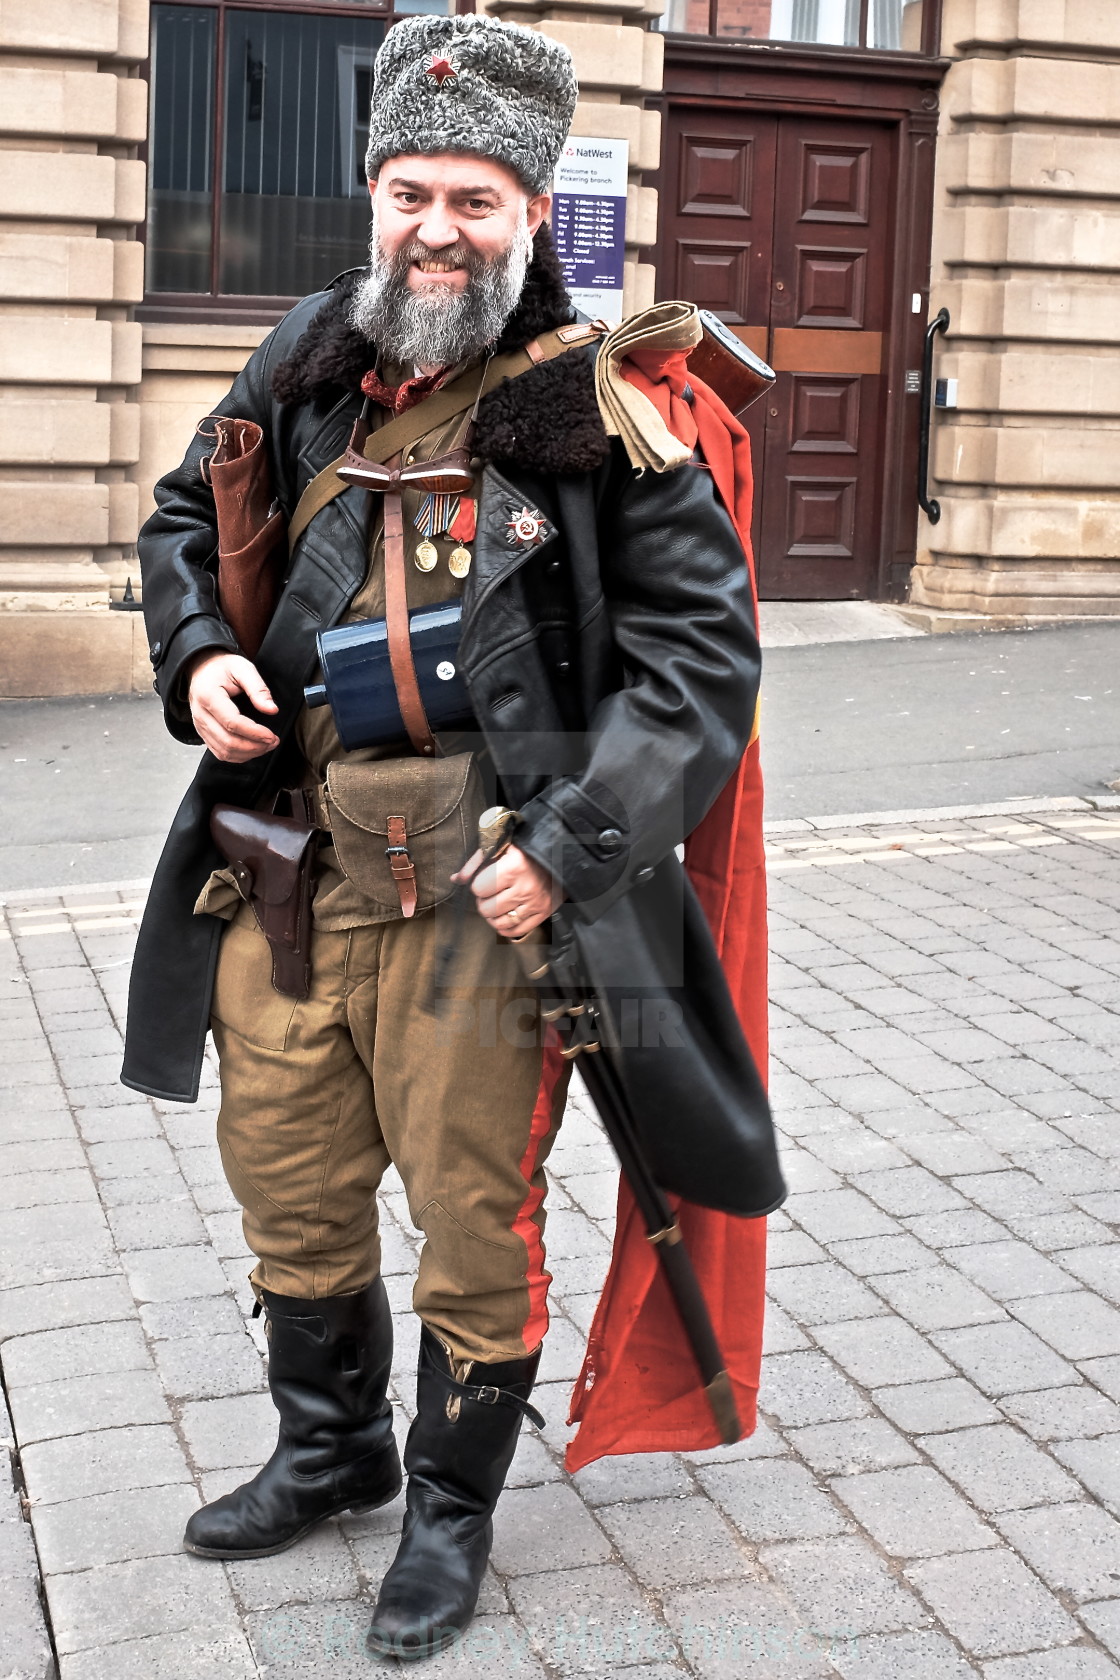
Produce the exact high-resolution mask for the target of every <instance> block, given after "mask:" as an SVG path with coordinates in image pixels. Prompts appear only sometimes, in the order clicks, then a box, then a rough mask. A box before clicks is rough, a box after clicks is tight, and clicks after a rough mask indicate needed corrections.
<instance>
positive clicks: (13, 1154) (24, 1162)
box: [0, 1135, 85, 1206]
mask: <svg viewBox="0 0 1120 1680" xmlns="http://www.w3.org/2000/svg"><path fill="white" fill-rule="evenodd" d="M74 1168H78V1169H79V1170H84V1168H85V1155H84V1154H83V1152H82V1146H81V1144H80V1142H79V1141H78V1139H77V1138H76V1137H74V1136H73V1135H63V1136H59V1137H57V1138H51V1139H49V1140H43V1139H38V1138H37V1139H35V1140H33V1141H27V1142H21V1143H0V1182H2V1181H3V1180H6V1179H8V1178H11V1177H13V1176H14V1175H15V1174H17V1173H32V1172H42V1171H44V1170H47V1171H50V1172H59V1171H62V1170H64V1169H70V1170H72V1169H74ZM4 1205H5V1206H7V1205H8V1204H7V1203H5V1204H4Z"/></svg>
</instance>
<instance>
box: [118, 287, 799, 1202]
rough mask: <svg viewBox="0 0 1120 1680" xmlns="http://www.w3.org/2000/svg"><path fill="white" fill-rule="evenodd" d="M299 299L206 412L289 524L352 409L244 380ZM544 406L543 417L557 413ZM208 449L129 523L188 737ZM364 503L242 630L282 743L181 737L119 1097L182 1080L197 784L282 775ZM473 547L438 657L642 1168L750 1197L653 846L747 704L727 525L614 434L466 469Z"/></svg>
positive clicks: (341, 508)
mask: <svg viewBox="0 0 1120 1680" xmlns="http://www.w3.org/2000/svg"><path fill="white" fill-rule="evenodd" d="M323 301H324V298H323V295H322V294H320V295H319V296H317V297H313V298H309V299H307V300H305V301H304V302H303V303H302V304H300V305H299V306H297V308H296V309H294V310H293V311H292V312H291V314H290V315H289V316H287V317H286V318H285V320H284V321H282V322H281V324H280V325H279V326H278V327H277V328H276V330H275V332H274V333H273V334H272V335H271V336H270V338H269V339H267V340H266V342H265V343H264V344H263V345H262V346H261V348H260V349H259V350H258V351H257V352H256V353H255V354H254V355H253V356H252V358H251V359H250V361H249V363H248V365H247V367H246V368H245V370H244V372H243V373H242V374H241V375H240V376H239V377H238V379H237V380H236V381H235V383H234V385H233V388H232V390H231V391H230V392H229V395H228V396H227V397H226V398H225V399H224V401H223V402H222V403H221V404H220V405H219V411H220V412H222V413H226V414H231V415H239V416H242V417H245V418H249V419H253V420H256V421H258V422H259V423H260V425H261V426H262V427H263V428H264V432H265V436H266V438H267V439H268V440H269V443H270V450H271V459H272V469H273V476H274V486H275V490H276V494H277V496H278V497H279V500H280V502H281V504H282V505H283V507H284V509H285V511H286V513H287V514H288V515H289V516H290V515H291V513H292V511H293V509H294V507H295V505H296V503H297V501H298V499H299V496H300V494H301V492H302V490H303V489H304V487H305V485H306V484H307V483H308V482H309V481H310V480H311V479H312V478H313V477H314V476H315V475H316V474H317V473H318V472H319V471H320V470H321V468H322V467H324V466H325V465H327V463H329V462H330V461H331V460H332V459H334V458H335V457H337V456H338V455H339V454H340V453H341V452H342V449H343V448H344V447H345V443H346V439H347V436H348V434H349V431H350V427H351V424H352V422H353V419H354V417H355V415H356V413H357V410H358V404H359V401H360V398H359V396H358V394H357V393H356V392H349V393H345V394H340V392H339V391H338V390H337V389H334V390H333V391H327V392H325V393H320V394H317V395H316V396H315V397H314V398H313V399H312V400H309V401H304V402H287V403H281V402H279V401H277V400H276V398H275V397H274V396H273V395H272V376H273V372H274V370H275V368H276V367H277V365H278V364H279V363H280V362H281V361H282V360H283V359H284V358H286V357H289V356H291V353H292V351H293V348H294V346H295V344H296V342H297V340H298V339H299V337H300V335H301V333H302V332H303V331H304V329H305V328H306V327H307V325H308V322H309V321H310V319H311V318H312V316H313V315H314V313H315V311H316V310H317V309H318V308H319V307H320V306H321V305H322V304H323ZM591 354H592V352H589V351H586V350H583V351H580V350H576V351H571V352H569V353H568V355H567V356H565V357H563V358H561V361H568V360H569V358H570V357H573V356H582V357H589V356H590V355H591ZM549 365H550V366H553V367H556V366H558V365H559V364H556V363H554V364H549ZM544 371H545V370H544V369H535V370H534V374H533V375H526V376H524V378H525V379H526V380H529V379H530V378H531V377H534V376H535V375H536V374H538V373H543V372H544ZM565 378H567V379H568V384H569V385H570V383H571V381H570V370H569V375H566V376H565ZM520 383H521V381H514V382H512V384H511V387H510V390H511V391H512V389H513V388H514V387H515V386H517V385H519V384H520ZM540 388H541V389H543V388H544V387H543V385H542V386H541V387H540ZM565 388H566V387H565V385H564V383H563V382H562V381H561V382H558V383H557V385H556V387H555V389H556V390H557V392H562V391H563V390H564V389H565ZM505 389H506V388H505V387H503V390H505ZM538 406H539V404H538ZM567 418H568V417H567V416H565V415H564V414H560V415H558V416H557V417H556V420H557V423H558V425H559V426H560V428H561V429H563V427H564V426H565V424H566V423H567ZM538 419H539V416H538ZM208 447H209V446H208V445H207V444H206V443H205V442H204V441H203V440H202V439H195V440H194V441H193V442H192V444H191V447H190V449H189V450H188V452H187V455H186V458H185V460H184V461H183V463H182V465H181V466H180V467H178V468H176V469H175V471H173V472H171V473H169V474H168V475H167V476H166V477H165V478H164V479H163V480H162V481H161V483H160V484H159V485H158V486H157V488H156V502H157V509H158V511H157V512H156V513H155V514H153V515H152V517H151V518H150V519H149V520H148V522H147V524H146V525H145V527H144V530H143V532H142V533H141V539H140V554H141V564H142V573H143V584H144V611H145V617H146V622H147V627H148V632H149V639H150V643H151V655H152V660H153V664H154V666H155V673H156V687H157V689H158V691H159V693H160V695H161V697H162V699H163V702H164V706H165V708H166V717H167V724H168V727H169V729H170V730H171V732H172V734H173V735H175V736H176V737H177V738H178V739H179V740H182V741H194V740H196V739H197V737H196V735H195V734H194V731H193V727H192V725H191V721H190V715H189V711H188V710H187V707H186V705H185V700H184V680H183V679H184V674H185V670H186V667H187V665H188V662H189V661H190V660H191V658H192V656H193V655H195V654H197V653H198V652H199V651H200V650H203V649H207V648H210V649H221V648H229V649H230V650H233V651H236V642H235V640H234V637H233V634H232V632H231V631H230V629H229V627H228V626H227V625H226V623H225V621H224V620H223V618H222V616H221V613H220V610H219V608H218V605H217V602H216V597H215V564H216V562H215V553H216V533H215V524H214V504H213V498H212V496H211V493H210V492H209V490H208V489H207V487H206V486H205V484H204V483H203V480H202V478H201V475H200V472H199V460H200V457H201V456H202V455H203V454H204V453H205V452H206V449H207V448H208ZM368 500H369V493H368V492H366V491H363V490H357V489H348V490H346V491H345V492H344V493H343V494H342V495H341V496H339V497H338V498H337V499H336V500H335V501H333V502H332V503H330V504H329V505H328V506H327V507H326V508H324V509H323V510H322V511H321V512H320V513H319V514H318V515H317V516H316V518H315V519H314V520H313V521H312V523H311V525H310V526H309V527H308V529H307V531H306V532H305V533H304V535H303V537H302V538H301V539H300V541H299V543H298V544H297V546H296V551H295V554H294V557H293V560H292V563H291V566H290V569H289V572H288V575H287V578H286V581H285V583H284V587H283V591H282V594H281V596H280V600H279V604H278V606H277V608H276V612H275V614H274V617H273V619H272V621H271V624H270V626H269V629H268V632H267V634H266V637H265V640H264V643H263V645H262V647H261V649H260V653H259V656H258V659H257V664H258V666H259V668H260V671H261V673H262V675H263V677H264V679H265V681H266V682H267V683H268V686H269V688H270V689H271V691H272V694H273V697H274V699H275V700H276V702H277V704H278V706H279V716H278V720H276V721H274V722H273V727H274V728H275V729H276V730H277V733H278V734H279V735H280V736H281V739H282V743H283V744H282V745H281V747H280V748H278V749H277V750H276V751H275V752H274V753H271V754H269V755H267V756H266V757H263V758H259V759H255V760H253V761H251V762H250V763H248V764H244V765H228V764H222V763H220V762H218V761H217V760H216V759H215V758H214V757H213V756H212V755H211V754H209V753H207V754H205V755H204V757H203V759H202V762H201V764H200V766H199V769H198V772H197V774H196V776H195V779H194V781H193V783H192V785H191V787H190V788H189V790H188V792H187V794H186V796H185V798H184V800H183V803H182V805H181V807H180V809H179V812H178V814H177V816H176V818H175V822H174V824H173V827H172V829H171V833H170V835H169V837H168V840H167V844H166V847H165V850H164V853H163V856H162V858H161V860H160V863H159V866H158V868H157V871H156V875H155V879H154V881H153V884H152V890H151V894H150V897H149V901H148V907H147V910H146V913H145V916H144V919H143V924H142V926H141V929H140V935H139V942H138V946H137V952H136V961H135V967H134V970H133V978H132V989H131V995H130V1000H129V1016H128V1031H127V1040H126V1048H125V1061H124V1071H123V1074H122V1078H123V1080H124V1083H125V1084H126V1085H129V1086H131V1087H132V1088H133V1089H135V1090H139V1091H144V1092H147V1093H149V1094H151V1095H155V1096H160V1097H164V1098H171V1099H177V1100H182V1101H184V1102H191V1101H194V1100H195V1099H196V1097H197V1094H198V1083H199V1073H200V1067H201V1061H202V1054H203V1048H204V1045H205V1040H206V1033H207V1028H208V1024H209V1013H210V997H211V989H212V983H213V974H214V966H215V961H216V958H217V951H218V943H219V939H220V937H221V933H222V926H223V924H222V923H221V922H220V921H219V920H217V919H215V918H214V917H211V916H205V915H203V916H195V915H193V914H192V906H193V904H194V901H195V898H196V896H197V894H198V892H199V891H200V889H201V888H202V886H203V884H204V883H205V881H206V879H207V876H208V875H209V873H210V871H211V870H212V869H214V868H216V867H218V866H219V864H220V861H221V860H220V859H219V857H218V856H217V854H216V852H215V850H214V847H213V845H212V842H211V840H210V836H209V830H208V818H209V813H210V810H211V807H212V806H213V805H214V804H215V803H217V802H219V801H225V802H228V803H231V804H236V805H256V804H259V803H260V802H261V801H262V800H263V799H265V798H267V797H268V795H269V794H270V793H271V792H272V790H274V789H275V788H276V787H279V786H282V785H285V783H286V779H287V777H289V776H290V775H291V772H292V753H291V748H290V737H291V732H292V728H293V725H294V723H295V720H296V717H297V715H298V712H299V709H300V706H301V703H302V691H303V687H304V684H305V683H307V682H308V681H310V680H311V678H312V674H313V672H314V670H315V665H316V650H315V636H316V632H317V631H319V630H320V629H322V628H324V627H325V626H328V625H330V624H333V623H335V622H336V621H337V620H338V619H339V618H340V617H341V616H342V615H343V614H344V612H345V610H346V608H347V605H348V603H349V602H350V600H351V598H352V597H353V595H354V594H355V592H356V591H357V589H358V587H359V586H360V584H361V583H362V581H363V578H364V574H365V571H366V566H367V547H368V538H367V522H368V517H369V508H368ZM527 506H528V507H532V508H535V509H537V510H538V511H539V512H540V513H542V514H543V515H544V517H545V519H546V520H547V535H546V540H545V542H544V543H543V544H541V545H538V546H536V547H533V548H523V547H517V548H512V547H511V546H510V543H509V540H508V532H507V525H508V521H509V520H510V517H511V515H512V514H513V513H515V512H518V511H520V510H521V509H522V508H524V507H527ZM474 554H475V558H474V565H473V567H472V569H471V573H470V576H469V578H468V580H467V586H466V592H465V595H464V600H463V634H462V643H461V648H460V658H461V666H462V669H463V673H464V676H465V679H466V682H467V686H468V689H469V692H470V695H471V699H472V702H473V705H474V709H475V714H476V717H477V719H478V721H479V726H480V728H481V730H482V732H483V734H484V736H485V738H486V742H487V744H488V746H489V749H490V753H491V755H492V758H493V761H494V764H495V766H496V768H497V771H498V773H499V775H500V777H501V785H502V793H503V796H504V798H505V800H506V802H507V803H508V804H510V805H514V806H516V807H517V808H519V809H520V810H522V811H523V812H524V813H525V816H526V819H527V821H526V824H525V827H524V828H523V829H522V830H521V831H520V833H519V844H520V845H521V846H522V847H523V849H524V850H525V851H526V852H527V853H529V854H530V855H531V856H533V857H535V858H536V859H538V861H540V862H541V863H543V864H544V865H545V866H546V867H547V868H548V869H550V870H551V871H552V872H553V874H554V875H557V876H558V877H559V878H560V880H561V881H562V883H563V886H564V889H565V891H566V893H567V895H568V898H569V900H570V901H571V908H570V910H569V912H568V913H569V914H570V915H571V916H572V918H573V920H574V923H575V928H576V939H577V943H578V946H579V949H580V952H581V954H582V958H583V961H584V964H585V967H586V969H587V971H588V972H589V974H590V976H591V978H592V980H593V981H594V982H595V983H596V985H597V986H598V987H599V989H600V992H601V994H602V996H603V998H604V1001H605V1002H606V1004H607V1005H608V1007H609V1008H610V1010H611V1012H612V1014H613V1016H614V1018H615V1021H616V1024H617V1025H618V1029H619V1035H620V1039H621V1043H622V1046H623V1047H622V1048H621V1049H619V1050H618V1051H617V1052H616V1054H617V1057H618V1064H619V1067H620V1071H621V1073H622V1077H623V1079H624V1082H625V1084H626V1086H627V1087H628V1089H629V1092H630V1095H631V1097H632V1099H633V1102H634V1106H635V1109H636V1112H637V1113H638V1115H639V1117H640V1120H641V1123H642V1129H643V1133H644V1135H645V1138H646V1143H647V1147H648V1149H649V1153H650V1156H651V1159H652V1161H653V1163H654V1166H655V1169H656V1172H657V1175H658V1177H659V1179H660V1181H661V1182H662V1183H663V1184H664V1185H665V1187H666V1188H668V1189H670V1190H673V1191H676V1192H679V1193H681V1194H683V1195H685V1196H687V1197H688V1198H689V1199H690V1200H694V1201H697V1202H701V1203H703V1204H705V1205H708V1206H714V1207H720V1208H724V1209H726V1210H728V1211H730V1212H735V1213H741V1214H757V1213H762V1212H765V1211H768V1210H769V1209H770V1208H771V1207H773V1206H776V1205H777V1203H778V1202H779V1201H780V1200H781V1199H782V1196H783V1194H784V1187H783V1185H782V1181H781V1176H780V1173H779V1170H778V1166H777V1160H776V1155H775V1151H774V1143H773V1134H772V1129H771V1125H770V1119H769V1111H768V1109H767V1107H766V1102H765V1097H764V1095H763V1092H762V1088H761V1085H760V1082H759V1079H758V1075H757V1073H756V1071H755V1069H754V1066H753V1064H752V1062H751V1058H750V1055H749V1052H748V1050H747V1047H746V1044H745V1041H744V1039H743V1036H742V1033H741V1031H740V1029H739V1026H738V1022H737V1020H736V1017H735V1013H734V1010H733V1008H732V1004H731V1000H730V997H729V995H728V992H727V988H726V985H725V983H724V979H723V974H722V970H721V968H720V965H719V962H718V959H717V957H716V954H715V950H714V947H713V945H712V941H711V938H710V935H709V933H708V929H707V925H706V923H705V921H704V918H703V916H702V914H701V912H700V909H699V906H698V904H697V902H696V899H695V897H694V896H693V894H692V891H691V888H690V887H689V886H688V883H687V881H686V880H685V877H684V874H683V870H682V868H681V866H680V864H679V863H678V861H677V856H676V852H675V848H676V847H677V846H678V845H679V843H680V842H681V841H682V840H683V838H684V836H685V835H686V834H687V833H688V832H689V831H690V830H691V829H692V828H693V827H694V826H695V825H696V824H697V823H698V822H699V821H700V819H701V818H702V817H703V815H704V813H705V812H706V811H707V810H708V808H709V806H710V805H711V804H712V802H713V800H714V799H715V798H716V796H717V794H718V793H719V791H720V789H721V788H722V787H723V785H724V783H725V782H726V781H727V779H728V777H729V775H730V774H731V772H732V771H733V770H734V769H735V767H736V765H737V764H738V762H739V758H740V756H741V754H742V752H743V749H744V747H745V745H746V742H747V739H748V736H749V733H750V728H751V720H752V717H753V713H754V707H755V698H756V693H757V689H758V679H759V652H758V642H757V637H756V633H755V622H754V612H753V607H752V603H751V595H750V589H749V585H748V579H747V573H746V568H745V566H744V564H743V556H742V552H741V550H740V547H739V544H738V542H737V539H736V537H735V533H734V529H733V527H732V525H731V522H730V520H729V519H728V516H727V514H726V513H725V511H724V510H723V508H722V506H721V505H720V504H719V503H718V501H717V499H716V497H715V494H714V491H713V488H712V484H711V481H710V477H709V475H708V473H707V471H706V470H705V469H703V468H702V467H699V466H695V465H692V464H689V465H686V466H684V467H681V468H679V469H678V470H676V471H674V472H670V473H666V474H664V475H661V476H658V475H655V474H653V473H647V474H645V475H643V476H641V477H639V476H638V475H636V474H635V473H634V472H633V471H632V470H631V469H630V467H629V464H628V462H627V460H626V457H625V455H624V453H623V452H622V450H621V449H620V447H619V446H618V445H617V443H615V445H614V446H612V447H611V448H610V450H609V451H607V453H606V454H605V457H604V459H603V460H602V464H601V465H600V466H599V467H598V468H596V469H595V470H593V471H585V472H576V473H567V474H557V473H555V472H542V471H533V470H532V469H531V468H530V467H526V466H525V465H523V464H519V465H517V466H511V465H510V464H509V463H508V462H503V463H501V464H495V463H494V462H493V461H490V462H488V463H487V465H486V466H485V469H484V473H483V477H482V482H481V490H480V497H479V522H478V533H477V538H476V541H475V544H474ZM270 721H273V720H270Z"/></svg>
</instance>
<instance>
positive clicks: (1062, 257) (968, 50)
mask: <svg viewBox="0 0 1120 1680" xmlns="http://www.w3.org/2000/svg"><path fill="white" fill-rule="evenodd" d="M942 51H943V52H944V53H946V54H948V55H951V56H952V58H953V64H952V67H951V68H950V70H949V73H948V75H947V77H946V80H945V84H944V88H943V92H942V120H941V133H940V137H939V143H938V160H937V185H936V194H935V205H936V209H935V221H934V233H933V275H932V286H931V304H932V307H933V308H934V309H936V308H937V307H939V306H941V305H944V306H946V307H947V308H948V309H949V312H950V315H951V317H952V321H951V327H950V331H949V335H948V337H947V339H946V340H945V341H944V347H943V348H942V349H940V350H939V352H938V372H939V373H940V374H942V375H944V376H947V377H956V378H957V379H958V381H959V391H958V401H959V407H958V409H957V410H956V412H955V413H954V414H950V413H945V414H942V415H939V416H937V419H936V422H935V433H934V452H933V472H934V477H935V479H936V481H937V482H936V484H935V489H936V493H937V496H938V499H939V500H940V502H941V505H942V509H943V513H942V518H941V520H940V522H939V523H938V524H936V525H930V524H929V522H928V521H927V520H926V519H924V518H923V519H922V520H921V529H920V532H919V542H918V564H917V566H916V568H915V570H914V573H913V575H912V581H911V599H912V600H913V601H914V602H917V603H919V604H925V605H929V606H931V607H934V608H940V609H943V610H946V609H947V610H948V611H950V612H958V611H961V610H964V611H970V612H976V613H983V614H986V615H990V616H992V617H993V618H995V619H997V620H1001V619H1007V618H1010V619H1012V620H1017V619H1020V618H1024V617H1025V618H1042V619H1046V618H1050V617H1066V616H1070V617H1081V616H1099V615H1105V616H1110V617H1111V616H1113V615H1116V614H1120V5H1118V4H1117V3H1116V0H945V9H944V15H943V20H942Z"/></svg>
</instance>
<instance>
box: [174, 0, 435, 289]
mask: <svg viewBox="0 0 1120 1680" xmlns="http://www.w3.org/2000/svg"><path fill="white" fill-rule="evenodd" d="M449 5H450V0H398V3H397V4H396V7H395V9H392V10H391V9H390V8H389V6H388V4H386V3H383V0H335V3H332V0H322V3H320V4H318V5H310V4H305V5H296V4H293V3H290V0H272V3H271V4H262V3H261V0H247V3H243V4H240V5H239V4H235V3H234V0H199V3H196V4H193V5H177V4H163V3H157V4H154V5H153V6H152V42H151V70H150V86H151V115H150V122H149V141H148V154H149V155H148V228H147V308H146V309H145V311H144V312H145V313H146V314H149V315H152V314H157V315H166V314H168V313H178V312H181V311H182V310H183V309H190V310H191V311H192V312H193V313H196V314H197V313H201V312H205V311H206V310H207V309H211V310H212V309H213V308H214V307H215V306H216V305H217V304H218V303H219V301H220V302H221V303H222V304H224V305H225V307H226V308H227V309H228V308H231V307H232V308H233V309H235V310H237V311H238V312H244V311H246V310H250V311H251V310H252V308H253V306H256V308H257V309H259V310H263V311H264V313H265V314H267V313H269V306H270V305H271V306H272V308H273V310H275V309H278V308H280V307H282V306H283V305H284V303H285V302H287V301H288V300H290V299H293V298H297V297H302V296H303V295H304V294H306V293H307V292H311V291H315V290H316V289H317V288H318V287H320V286H323V285H325V284H326V282H327V281H328V280H330V279H331V277H332V276H333V275H335V274H337V273H338V272H339V271H340V270H341V269H344V268H350V267H352V266H354V265H355V264H356V263H360V262H362V261H364V260H365V253H366V249H367V246H368V243H369V198H368V195H367V192H366V184H365V167H364V160H365V148H366V130H367V128H368V124H369V102H370V87H371V82H372V75H373V61H374V58H375V57H376V54H377V49H378V47H379V46H380V45H381V42H382V40H383V39H384V36H385V31H386V29H387V28H388V27H389V25H390V23H391V22H393V21H394V19H395V18H396V17H398V16H401V15H403V14H405V13H409V12H433V11H435V12H439V11H446V10H448V9H449Z"/></svg>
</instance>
